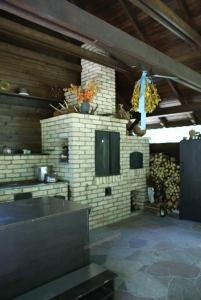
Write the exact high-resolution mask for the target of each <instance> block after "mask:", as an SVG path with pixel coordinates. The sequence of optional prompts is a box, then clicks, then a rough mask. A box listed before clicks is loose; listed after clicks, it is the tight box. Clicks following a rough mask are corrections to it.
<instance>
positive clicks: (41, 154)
mask: <svg viewBox="0 0 201 300" xmlns="http://www.w3.org/2000/svg"><path fill="white" fill-rule="evenodd" d="M48 155H49V154H48V153H31V154H20V153H19V154H17V153H13V154H3V153H0V156H3V157H5V156H6V157H12V156H23V157H27V156H48Z"/></svg>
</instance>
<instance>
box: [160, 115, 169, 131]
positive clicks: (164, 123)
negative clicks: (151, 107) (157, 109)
mask: <svg viewBox="0 0 201 300" xmlns="http://www.w3.org/2000/svg"><path fill="white" fill-rule="evenodd" d="M159 120H160V125H161V126H162V127H165V128H166V127H168V120H167V118H166V117H160V118H159Z"/></svg>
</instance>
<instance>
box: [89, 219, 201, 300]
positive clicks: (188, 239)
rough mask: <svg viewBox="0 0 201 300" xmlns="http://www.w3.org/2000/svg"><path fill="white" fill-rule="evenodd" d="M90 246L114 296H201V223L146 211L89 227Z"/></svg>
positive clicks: (171, 299) (142, 299)
mask: <svg viewBox="0 0 201 300" xmlns="http://www.w3.org/2000/svg"><path fill="white" fill-rule="evenodd" d="M90 248H91V260H92V262H96V263H97V264H100V265H104V266H106V267H107V268H108V269H110V270H112V271H114V272H115V273H117V275H118V278H117V280H116V282H115V290H116V292H115V300H155V299H157V300H201V223H195V222H191V221H184V220H177V219H174V218H171V217H165V218H160V217H157V216H152V215H148V214H143V215H139V216H135V217H132V218H130V219H127V220H125V221H123V222H120V223H116V224H113V225H109V226H106V227H102V228H99V229H95V230H93V231H91V233H90Z"/></svg>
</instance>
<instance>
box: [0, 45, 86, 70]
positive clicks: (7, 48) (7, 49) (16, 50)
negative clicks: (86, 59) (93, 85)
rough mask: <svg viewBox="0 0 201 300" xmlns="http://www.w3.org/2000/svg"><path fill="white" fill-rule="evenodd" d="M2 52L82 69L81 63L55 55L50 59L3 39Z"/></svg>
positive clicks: (62, 66)
mask: <svg viewBox="0 0 201 300" xmlns="http://www.w3.org/2000/svg"><path fill="white" fill-rule="evenodd" d="M0 52H4V53H5V54H12V55H17V56H18V57H19V56H21V57H23V58H25V59H31V60H32V61H33V60H35V61H37V62H39V63H40V62H42V63H43V64H44V63H46V64H48V65H53V66H57V67H60V68H65V69H68V70H73V71H76V72H79V73H80V72H81V70H82V68H81V66H80V65H79V64H74V63H70V62H67V61H65V60H61V59H57V58H54V57H51V59H50V57H49V56H47V55H44V54H41V53H40V54H39V53H37V52H35V51H32V50H28V49H23V48H22V47H17V46H14V45H11V44H8V43H5V42H1V41H0Z"/></svg>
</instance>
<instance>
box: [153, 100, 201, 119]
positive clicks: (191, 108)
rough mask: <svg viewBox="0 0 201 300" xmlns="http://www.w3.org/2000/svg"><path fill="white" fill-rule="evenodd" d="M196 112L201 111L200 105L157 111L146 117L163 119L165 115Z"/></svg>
mask: <svg viewBox="0 0 201 300" xmlns="http://www.w3.org/2000/svg"><path fill="white" fill-rule="evenodd" d="M197 110H201V103H190V104H184V105H179V106H172V107H168V108H161V109H157V110H155V111H154V112H153V113H151V114H148V115H147V117H153V116H158V117H165V116H167V115H175V114H181V113H188V112H193V111H197Z"/></svg>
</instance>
